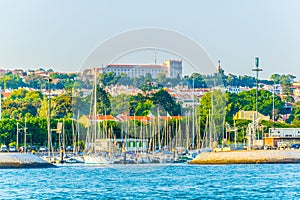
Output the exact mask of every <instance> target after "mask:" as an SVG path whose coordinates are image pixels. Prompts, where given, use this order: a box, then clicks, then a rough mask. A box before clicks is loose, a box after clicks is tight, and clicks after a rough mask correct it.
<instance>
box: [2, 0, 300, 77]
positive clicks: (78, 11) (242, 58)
mask: <svg viewBox="0 0 300 200" xmlns="http://www.w3.org/2000/svg"><path fill="white" fill-rule="evenodd" d="M299 8H300V1H297V0H244V1H240V0H226V1H222V0H206V1H204V0H194V1H192V0H191V1H179V0H164V1H159V0H151V1H140V0H127V1H117V0H111V1H104V0H103V1H101V0H99V1H96V0H95V1H91V0H86V1H83V0H82V1H76V0H64V1H61V0H26V1H21V0H19V1H18V0H0V27H1V28H0V69H17V68H18V69H38V68H40V67H42V68H45V69H49V68H51V69H53V70H55V71H64V72H74V71H80V70H81V65H82V63H83V62H84V60H85V59H86V58H87V56H88V55H89V54H90V53H91V52H92V51H93V50H94V49H95V48H96V47H97V46H98V45H99V44H101V43H102V42H104V41H105V40H107V39H109V38H111V37H112V36H114V35H117V34H119V33H122V32H126V31H130V30H133V29H137V28H144V27H158V28H164V29H170V30H174V31H177V32H179V33H181V34H184V35H186V36H188V37H189V38H191V39H193V40H194V41H195V42H197V43H198V44H199V45H201V46H202V47H203V48H204V49H205V51H206V52H207V54H208V55H209V56H210V58H211V59H212V60H213V62H214V63H216V64H217V61H218V60H220V61H221V65H222V67H223V69H224V70H225V73H226V74H228V73H231V74H236V75H252V76H254V75H255V74H254V73H253V72H252V71H251V69H252V68H253V67H254V60H255V57H259V58H260V67H261V68H263V71H262V72H261V73H260V75H259V76H260V77H261V78H266V79H268V78H269V77H270V76H271V74H274V73H279V74H293V75H295V76H296V77H297V78H296V80H300V70H299V60H298V58H299V56H300V37H299V36H300V12H299ZM160 55H161V57H160ZM164 56H165V55H163V54H160V53H159V52H158V61H160V62H162V61H163V59H165V57H164ZM122 59H123V60H122ZM122 59H121V60H119V61H122V62H129V63H133V62H139V63H140V62H145V63H148V62H150V60H149V59H153V57H151V56H150V57H149V56H145V57H141V56H136V57H135V56H132V55H131V56H128V58H127V59H126V58H125V57H124V56H123V58H122Z"/></svg>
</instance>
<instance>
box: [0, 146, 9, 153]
mask: <svg viewBox="0 0 300 200" xmlns="http://www.w3.org/2000/svg"><path fill="white" fill-rule="evenodd" d="M0 150H1V151H2V152H7V151H8V149H7V146H6V145H2V146H1V149H0Z"/></svg>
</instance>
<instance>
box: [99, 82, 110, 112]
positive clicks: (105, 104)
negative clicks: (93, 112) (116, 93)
mask: <svg viewBox="0 0 300 200" xmlns="http://www.w3.org/2000/svg"><path fill="white" fill-rule="evenodd" d="M96 96H97V97H96V99H97V114H110V111H111V104H110V99H109V94H108V93H107V92H106V91H105V90H104V89H103V88H102V87H100V86H97V92H96Z"/></svg>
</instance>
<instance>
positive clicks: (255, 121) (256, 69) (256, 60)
mask: <svg viewBox="0 0 300 200" xmlns="http://www.w3.org/2000/svg"><path fill="white" fill-rule="evenodd" d="M255 67H256V68H254V69H252V71H255V72H256V96H255V114H254V122H253V125H254V127H253V128H254V136H256V127H257V112H258V111H257V110H258V109H257V108H258V102H257V98H258V73H259V72H261V71H262V69H260V68H259V58H258V57H256V58H255Z"/></svg>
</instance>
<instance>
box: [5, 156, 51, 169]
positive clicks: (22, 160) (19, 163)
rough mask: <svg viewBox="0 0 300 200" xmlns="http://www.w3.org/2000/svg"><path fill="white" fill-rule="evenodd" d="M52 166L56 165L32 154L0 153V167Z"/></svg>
mask: <svg viewBox="0 0 300 200" xmlns="http://www.w3.org/2000/svg"><path fill="white" fill-rule="evenodd" d="M53 167H56V166H55V165H53V164H51V163H48V162H46V161H44V160H43V159H41V158H40V157H39V156H36V155H33V154H20V153H0V169H14V168H53Z"/></svg>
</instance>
